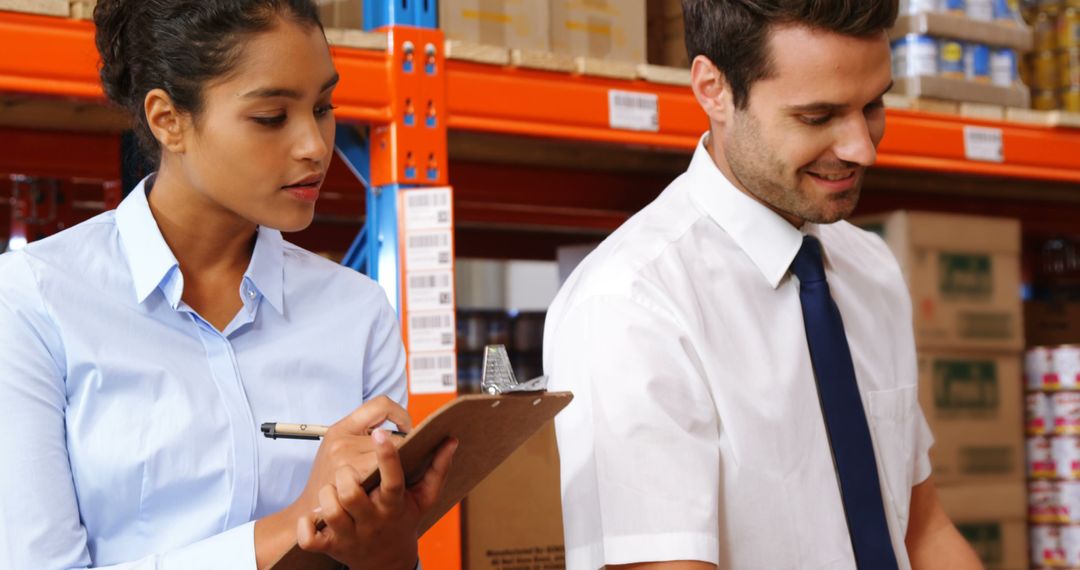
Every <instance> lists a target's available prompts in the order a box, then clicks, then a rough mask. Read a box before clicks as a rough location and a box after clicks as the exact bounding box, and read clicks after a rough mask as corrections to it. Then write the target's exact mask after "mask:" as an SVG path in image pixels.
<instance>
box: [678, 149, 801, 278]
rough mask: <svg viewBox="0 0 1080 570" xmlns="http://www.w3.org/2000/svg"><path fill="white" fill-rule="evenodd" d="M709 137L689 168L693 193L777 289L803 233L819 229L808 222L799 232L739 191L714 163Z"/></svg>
mask: <svg viewBox="0 0 1080 570" xmlns="http://www.w3.org/2000/svg"><path fill="white" fill-rule="evenodd" d="M706 136H708V135H707V134H706V135H704V136H702V138H701V141H700V142H699V143H698V145H697V150H696V151H694V158H693V159H692V160H691V161H690V167H689V168H688V169H687V173H688V174H689V175H690V180H691V184H690V192H691V194H692V196H693V198H694V200H695V201H696V202H697V203H698V204H699V205H700V206H701V207H702V208H704V210H705V212H706V213H707V214H709V216H710V217H711V218H712V219H713V220H714V221H716V223H717V224H719V225H720V227H721V228H723V230H724V231H725V232H727V233H728V235H730V236H731V238H732V239H733V240H735V244H736V245H738V246H739V248H740V249H742V250H743V252H744V253H746V255H747V256H748V257H749V258H750V260H751V261H752V262H753V263H754V265H756V266H757V268H758V270H759V271H761V274H762V275H763V276H764V277H765V279H766V280H767V281H768V282H769V284H770V285H771V286H772V287H773V288H774V289H775V288H776V287H778V286H779V285H780V281H781V280H783V278H784V276H785V275H786V274H787V272H788V269H790V268H791V262H792V261H794V260H795V255H796V254H798V253H799V248H800V247H802V240H803V235H804V233H816V228H814V227H813V226H814V224H811V223H806V224H804V225H803V228H802V230H800V229H798V228H796V227H794V226H792V225H791V224H790V223H789V222H788V221H787V220H785V219H784V218H782V217H781V216H780V215H779V214H777V213H776V212H774V211H772V210H770V209H769V208H768V207H766V206H765V205H764V204H762V203H761V202H758V201H757V200H755V199H754V198H752V197H750V196H748V195H747V194H745V193H744V192H742V191H741V190H739V189H738V188H736V187H735V185H734V184H732V183H731V181H730V180H728V179H727V177H726V176H724V173H723V172H721V171H720V169H719V168H718V167H717V166H716V163H715V162H714V161H713V158H712V155H710V154H709V150H708V149H707V148H706V147H705V137H706Z"/></svg>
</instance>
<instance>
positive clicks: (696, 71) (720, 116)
mask: <svg viewBox="0 0 1080 570" xmlns="http://www.w3.org/2000/svg"><path fill="white" fill-rule="evenodd" d="M690 87H691V88H692V89H693V90H694V97H696V98H697V100H698V105H701V108H702V109H703V110H704V111H705V114H706V115H708V117H709V122H710V124H712V125H718V126H723V125H725V124H727V123H728V122H729V121H730V120H731V113H732V111H734V100H733V99H732V96H731V95H732V94H731V86H730V85H729V84H728V82H727V78H726V77H724V74H723V73H722V72H721V71H720V69H718V68H717V67H716V65H715V64H713V62H712V61H710V60H709V58H707V57H705V56H704V55H699V56H697V57H695V58H694V61H693V62H692V63H691V65H690Z"/></svg>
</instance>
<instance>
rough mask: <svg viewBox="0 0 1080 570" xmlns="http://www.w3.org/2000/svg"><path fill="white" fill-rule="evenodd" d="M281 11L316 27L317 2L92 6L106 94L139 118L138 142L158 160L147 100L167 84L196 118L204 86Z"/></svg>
mask: <svg viewBox="0 0 1080 570" xmlns="http://www.w3.org/2000/svg"><path fill="white" fill-rule="evenodd" d="M278 17H285V18H290V19H291V20H292V21H294V22H297V23H300V24H303V25H307V26H313V27H318V28H320V29H321V27H322V24H321V23H320V22H319V12H318V8H317V7H316V5H315V3H314V2H313V0H99V1H98V3H97V7H96V8H95V10H94V23H95V25H96V26H97V34H96V38H95V39H96V43H97V49H98V53H99V54H100V55H101V85H102V87H103V88H104V90H105V95H106V96H107V97H108V98H109V99H110V100H111V101H112V102H114V103H115V104H117V105H118V106H120V107H121V108H123V109H124V110H126V111H127V112H128V113H129V114H130V115H131V116H132V118H133V119H134V122H135V134H136V135H137V136H138V140H139V146H140V147H142V150H143V152H144V153H145V155H146V157H147V158H150V159H151V161H152V162H153V163H154V164H156V163H157V162H158V159H159V158H160V156H161V149H160V148H159V147H158V144H157V139H155V138H154V135H153V133H152V132H151V131H150V126H149V125H148V124H147V122H146V113H144V112H143V99H145V98H146V94H147V93H149V92H150V91H151V90H153V89H158V88H160V89H163V90H165V92H166V93H168V94H169V97H171V98H172V100H173V103H174V104H175V105H176V107H177V108H178V109H180V110H181V111H185V112H188V113H191V114H192V116H198V114H199V112H200V111H201V110H202V106H203V98H202V91H203V87H204V86H205V85H206V84H207V83H208V82H210V81H212V80H215V79H220V78H223V77H225V76H227V75H228V74H229V73H231V72H232V71H234V68H235V66H236V64H237V60H238V57H239V55H240V49H241V48H242V47H243V45H244V43H245V42H246V40H247V39H248V38H250V37H251V35H252V34H255V33H258V32H262V31H265V30H268V29H270V28H271V27H272V26H273V25H274V22H275V21H276V20H277V18H278Z"/></svg>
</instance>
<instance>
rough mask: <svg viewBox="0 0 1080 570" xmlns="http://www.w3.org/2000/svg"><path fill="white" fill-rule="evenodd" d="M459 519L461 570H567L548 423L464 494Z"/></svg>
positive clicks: (555, 455) (552, 429)
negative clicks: (461, 552)
mask: <svg viewBox="0 0 1080 570" xmlns="http://www.w3.org/2000/svg"><path fill="white" fill-rule="evenodd" d="M462 517H463V519H464V520H463V524H462V530H463V541H464V545H463V551H464V555H465V565H464V568H465V570H510V569H517V568H528V569H530V570H533V569H535V570H556V569H562V568H565V567H566V563H565V557H564V551H563V527H562V500H561V497H560V490H559V455H558V451H557V449H556V446H555V426H554V424H553V423H549V424H548V425H547V426H545V427H544V428H543V429H541V430H540V432H539V433H537V434H536V435H535V436H533V437H532V439H530V440H529V441H527V442H526V443H525V445H524V446H522V447H521V449H518V450H517V451H516V452H515V453H514V454H513V455H511V456H510V459H508V460H507V461H506V462H505V463H503V464H502V465H501V466H499V468H498V469H496V470H495V472H494V473H492V474H491V475H489V476H488V478H487V479H485V480H484V482H483V483H481V484H480V485H479V486H477V487H476V489H474V490H473V492H472V493H470V494H469V496H468V497H467V498H466V499H465V502H464V503H463V506H462Z"/></svg>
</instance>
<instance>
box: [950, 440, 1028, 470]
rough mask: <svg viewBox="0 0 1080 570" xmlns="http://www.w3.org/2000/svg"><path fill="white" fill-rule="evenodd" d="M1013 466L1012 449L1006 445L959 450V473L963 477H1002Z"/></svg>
mask: <svg viewBox="0 0 1080 570" xmlns="http://www.w3.org/2000/svg"><path fill="white" fill-rule="evenodd" d="M1013 465H1015V463H1014V462H1013V448H1012V447H1009V446H1007V445H1001V446H992V447H963V448H961V449H960V473H962V474H964V475H1004V474H1008V473H1010V472H1011V471H1012V470H1013Z"/></svg>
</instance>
